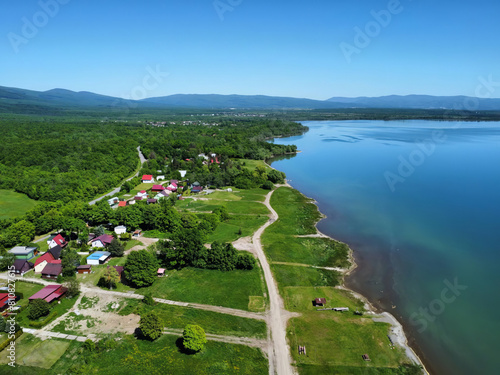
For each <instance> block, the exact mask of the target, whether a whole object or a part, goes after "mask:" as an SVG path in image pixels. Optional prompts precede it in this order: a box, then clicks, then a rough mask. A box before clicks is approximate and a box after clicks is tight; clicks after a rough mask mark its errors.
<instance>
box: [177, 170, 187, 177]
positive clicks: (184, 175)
mask: <svg viewBox="0 0 500 375" xmlns="http://www.w3.org/2000/svg"><path fill="white" fill-rule="evenodd" d="M179 173H180V174H181V177H182V178H184V177H186V173H187V171H179Z"/></svg>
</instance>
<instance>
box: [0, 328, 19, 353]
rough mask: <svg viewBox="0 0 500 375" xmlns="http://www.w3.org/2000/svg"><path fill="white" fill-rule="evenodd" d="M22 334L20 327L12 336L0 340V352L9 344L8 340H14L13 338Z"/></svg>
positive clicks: (15, 338)
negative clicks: (0, 341) (2, 340)
mask: <svg viewBox="0 0 500 375" xmlns="http://www.w3.org/2000/svg"><path fill="white" fill-rule="evenodd" d="M22 334H23V330H22V329H20V330H19V331H17V332H16V333H15V335H14V338H7V340H5V341H4V342H2V343H1V344H0V352H1V351H2V350H4V349H5V348H6V347H7V346H8V345H10V342H11V341H15V340H17V338H18V337H19V336H21V335H22Z"/></svg>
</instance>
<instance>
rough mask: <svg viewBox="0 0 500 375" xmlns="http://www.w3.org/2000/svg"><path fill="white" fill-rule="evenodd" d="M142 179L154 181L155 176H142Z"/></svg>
mask: <svg viewBox="0 0 500 375" xmlns="http://www.w3.org/2000/svg"><path fill="white" fill-rule="evenodd" d="M142 179H143V180H152V179H153V175H152V174H145V175H142Z"/></svg>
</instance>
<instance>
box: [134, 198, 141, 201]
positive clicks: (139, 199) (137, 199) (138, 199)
mask: <svg viewBox="0 0 500 375" xmlns="http://www.w3.org/2000/svg"><path fill="white" fill-rule="evenodd" d="M134 199H135V200H136V201H142V197H134Z"/></svg>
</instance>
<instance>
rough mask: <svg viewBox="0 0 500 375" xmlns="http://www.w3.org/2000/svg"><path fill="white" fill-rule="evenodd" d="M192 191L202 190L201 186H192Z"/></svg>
mask: <svg viewBox="0 0 500 375" xmlns="http://www.w3.org/2000/svg"><path fill="white" fill-rule="evenodd" d="M191 190H193V191H202V190H203V187H201V186H194V187H193V189H191Z"/></svg>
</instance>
